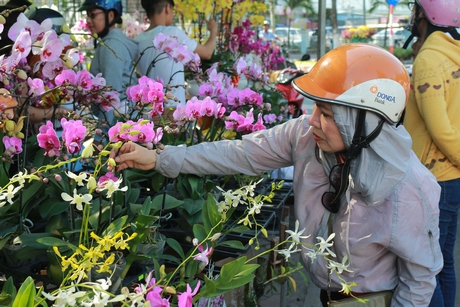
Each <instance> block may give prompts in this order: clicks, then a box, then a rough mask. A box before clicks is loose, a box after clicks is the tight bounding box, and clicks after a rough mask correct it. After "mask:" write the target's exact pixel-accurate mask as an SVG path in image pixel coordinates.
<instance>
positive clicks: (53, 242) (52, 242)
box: [37, 237, 77, 251]
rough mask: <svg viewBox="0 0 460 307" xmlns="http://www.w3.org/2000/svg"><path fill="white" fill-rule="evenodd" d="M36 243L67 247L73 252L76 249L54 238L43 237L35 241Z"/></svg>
mask: <svg viewBox="0 0 460 307" xmlns="http://www.w3.org/2000/svg"><path fill="white" fill-rule="evenodd" d="M37 242H38V243H41V244H44V245H47V246H67V247H68V248H70V249H72V250H73V251H76V250H77V247H76V246H75V245H73V244H72V243H69V242H66V241H64V240H61V239H58V238H54V237H44V238H40V239H37Z"/></svg>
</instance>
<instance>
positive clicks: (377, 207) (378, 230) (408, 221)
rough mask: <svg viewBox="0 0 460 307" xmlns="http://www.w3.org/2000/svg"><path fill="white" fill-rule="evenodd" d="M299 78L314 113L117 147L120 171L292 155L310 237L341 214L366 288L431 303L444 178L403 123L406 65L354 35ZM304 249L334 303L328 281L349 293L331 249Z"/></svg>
mask: <svg viewBox="0 0 460 307" xmlns="http://www.w3.org/2000/svg"><path fill="white" fill-rule="evenodd" d="M294 86H295V88H296V89H297V90H298V91H299V92H300V93H302V94H303V95H305V96H306V97H308V98H310V99H313V100H314V101H315V103H316V106H315V109H314V111H313V114H312V115H311V116H301V117H300V118H298V119H293V120H290V121H288V122H287V123H285V124H283V125H279V126H276V127H274V128H272V129H268V130H265V131H258V132H256V133H252V134H250V135H246V136H245V137H243V139H242V140H235V141H221V142H212V143H202V144H198V145H195V146H191V147H186V146H178V147H173V146H166V147H165V148H164V149H163V150H162V151H161V152H160V153H157V152H156V151H155V150H150V151H149V150H148V149H146V148H144V147H141V146H139V145H137V144H134V143H127V144H124V145H123V147H122V148H121V150H120V152H119V153H118V156H117V157H116V158H115V160H116V162H117V170H122V169H125V168H127V167H135V168H139V169H152V168H155V169H156V170H157V171H159V172H161V173H162V174H164V175H166V176H169V177H175V176H177V175H178V174H179V173H180V172H182V173H196V174H237V173H244V174H250V175H257V174H261V173H262V172H264V171H267V170H271V169H276V168H280V167H287V166H291V165H293V166H294V180H293V185H294V195H295V214H296V218H297V219H298V220H299V222H300V229H302V228H306V231H305V232H304V233H305V234H311V236H310V237H309V238H307V239H304V241H305V242H306V243H316V242H315V241H314V240H315V238H316V237H317V236H320V237H323V238H326V237H328V233H329V229H328V226H329V225H328V224H330V226H331V227H332V232H334V233H335V234H336V235H335V238H334V246H333V251H334V252H335V254H336V255H337V259H336V261H338V262H341V261H342V259H344V257H347V258H348V261H349V263H350V266H349V269H350V272H348V271H343V273H342V275H341V276H342V277H343V278H344V279H345V280H347V281H354V282H356V283H357V287H356V288H355V291H356V293H355V294H356V295H359V294H362V293H374V292H380V291H384V290H394V294H393V297H392V303H391V306H405V307H407V306H418V307H420V306H428V304H429V302H430V299H431V296H432V294H433V290H434V287H435V284H436V280H435V275H436V274H437V273H438V272H439V271H440V270H441V267H442V255H441V252H440V249H439V243H438V237H439V230H438V215H439V209H438V205H437V204H438V200H439V193H440V188H439V185H438V184H437V183H436V179H435V178H434V177H433V175H431V173H430V172H429V171H428V170H427V169H426V168H425V167H424V166H423V165H422V164H420V162H419V160H418V159H417V157H416V156H415V155H414V153H413V152H412V151H411V139H410V136H409V134H408V133H407V131H406V130H405V128H404V127H403V126H401V125H399V124H398V122H399V120H400V118H401V115H402V112H403V110H404V106H405V103H406V101H407V97H408V92H409V76H408V74H407V71H406V70H405V68H404V66H403V65H402V64H401V62H400V61H399V60H398V59H397V58H395V57H394V56H393V55H391V54H390V53H388V52H387V51H385V50H384V49H381V48H379V47H376V46H372V45H367V44H349V45H343V46H340V47H338V48H336V49H334V50H332V51H331V52H329V53H328V54H326V55H325V56H324V57H322V58H321V59H320V60H319V61H318V62H317V63H316V65H315V66H314V67H313V68H312V70H311V72H310V73H309V74H307V75H304V76H302V77H299V78H298V79H295V80H294ZM112 156H115V151H114V152H113V154H112ZM329 218H331V219H329ZM329 221H330V222H329ZM303 257H304V259H303V260H304V264H305V267H306V269H307V271H308V272H309V273H310V275H311V279H312V281H313V282H314V283H315V284H316V285H317V286H318V287H320V288H321V289H322V293H321V299H322V302H323V304H324V306H326V305H327V301H328V295H327V294H326V293H327V291H329V292H331V296H332V299H341V298H343V297H346V296H344V295H343V294H342V293H340V292H339V290H340V289H341V285H340V282H339V280H338V279H337V278H336V276H334V275H332V276H331V277H332V280H331V282H330V283H329V282H328V281H329V274H328V269H327V267H326V261H325V260H324V259H322V258H317V259H316V260H315V261H314V262H312V261H310V260H309V259H308V258H307V255H303Z"/></svg>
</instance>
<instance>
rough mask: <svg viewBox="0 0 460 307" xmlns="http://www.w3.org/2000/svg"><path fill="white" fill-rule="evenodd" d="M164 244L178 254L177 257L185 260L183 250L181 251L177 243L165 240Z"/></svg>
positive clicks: (172, 240)
mask: <svg viewBox="0 0 460 307" xmlns="http://www.w3.org/2000/svg"><path fill="white" fill-rule="evenodd" d="M166 243H167V244H168V245H169V246H170V247H171V248H172V249H173V250H175V251H176V253H178V254H179V256H180V257H181V258H182V259H185V254H184V250H183V249H182V246H181V245H180V244H179V242H177V241H176V240H174V239H173V238H167V239H166Z"/></svg>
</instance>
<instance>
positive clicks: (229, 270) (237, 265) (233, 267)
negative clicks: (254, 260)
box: [218, 256, 246, 284]
mask: <svg viewBox="0 0 460 307" xmlns="http://www.w3.org/2000/svg"><path fill="white" fill-rule="evenodd" d="M245 261H246V256H242V257H240V258H238V259H236V260H234V261H231V262H228V263H226V264H224V265H223V266H222V269H221V270H220V276H219V278H218V280H219V281H220V282H221V283H224V284H225V283H228V282H230V281H231V280H232V279H233V278H234V277H235V275H236V274H237V273H238V272H239V271H240V269H241V268H242V267H243V264H244V262H245Z"/></svg>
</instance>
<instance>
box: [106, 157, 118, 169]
mask: <svg viewBox="0 0 460 307" xmlns="http://www.w3.org/2000/svg"><path fill="white" fill-rule="evenodd" d="M108 162H109V165H110V166H111V167H115V166H117V162H115V159H114V158H109V161H108Z"/></svg>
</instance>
